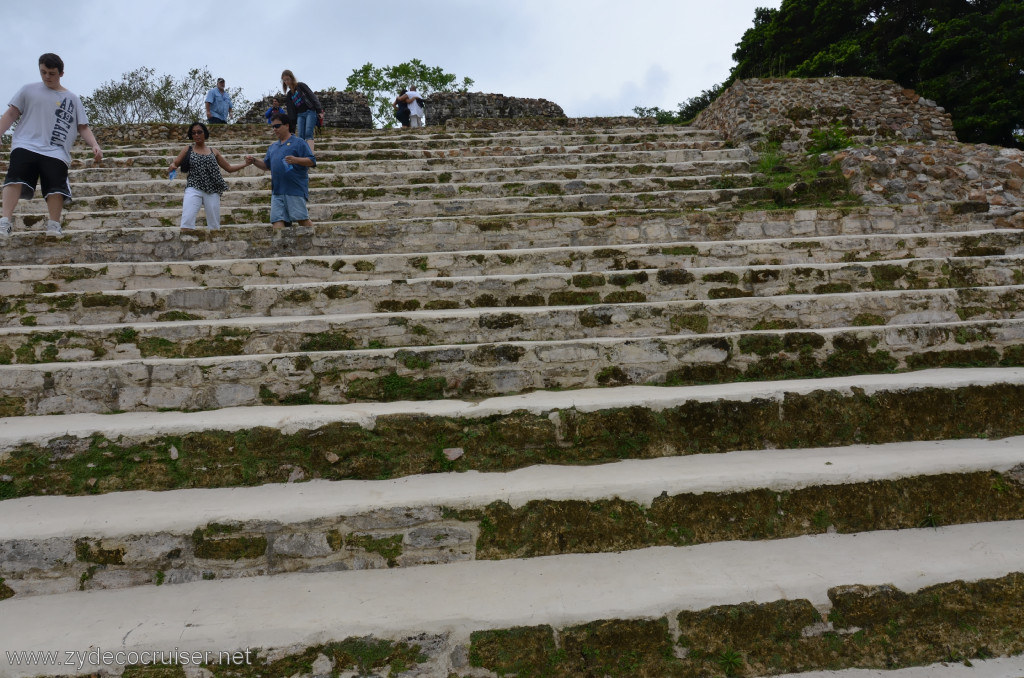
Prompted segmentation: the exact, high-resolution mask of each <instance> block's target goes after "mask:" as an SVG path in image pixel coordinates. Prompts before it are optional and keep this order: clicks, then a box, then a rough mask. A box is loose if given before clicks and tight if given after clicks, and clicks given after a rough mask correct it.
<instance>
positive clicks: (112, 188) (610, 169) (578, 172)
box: [72, 160, 750, 204]
mask: <svg viewBox="0 0 1024 678" xmlns="http://www.w3.org/2000/svg"><path fill="white" fill-rule="evenodd" d="M749 166H750V164H749V163H748V162H747V161H743V160H716V161H697V162H688V163H661V164H658V165H646V166H643V167H642V168H641V169H640V170H638V169H637V167H638V166H637V165H635V164H621V163H619V164H612V163H607V164H603V165H561V166H559V165H553V164H552V165H535V166H530V167H526V168H514V169H513V168H508V169H505V168H495V167H486V168H481V169H454V170H452V171H448V172H441V171H439V170H437V169H429V170H396V171H391V172H355V171H350V170H348V169H347V168H345V167H344V166H342V165H340V164H338V163H333V164H327V163H321V164H319V165H317V169H316V170H315V171H314V172H313V173H312V174H311V175H310V186H311V187H313V188H324V187H334V188H342V187H368V188H380V187H385V186H393V187H395V189H396V190H398V189H401V190H412V189H417V190H419V189H422V188H423V187H425V186H430V187H431V188H432V189H433V190H441V189H440V188H438V187H439V186H440V187H443V185H444V184H451V185H452V186H453V187H454V188H455V189H456V192H458V189H459V188H460V187H461V186H462V185H463V184H465V185H467V186H468V187H469V188H471V189H474V190H475V189H476V188H477V187H479V186H483V185H487V184H499V185H501V184H506V183H510V182H516V183H521V182H552V181H557V182H560V184H559V185H564V184H565V183H567V182H571V181H577V180H580V181H592V180H618V183H617V184H616V185H620V186H622V187H623V188H628V187H629V186H630V182H636V183H635V185H636V186H642V185H643V181H641V180H644V181H646V182H647V183H648V184H651V185H657V186H661V187H669V186H670V182H673V181H675V182H678V181H681V180H682V178H689V177H708V176H718V177H724V176H725V177H729V178H732V177H734V176H738V175H745V174H746V173H747V172H749ZM225 174H226V176H225V181H226V182H227V184H228V187H229V192H235V191H246V190H249V191H251V190H270V175H269V174H268V173H266V172H262V171H259V170H253V169H248V170H244V171H240V172H239V173H236V174H227V173H225ZM721 180H722V181H724V180H725V179H724V178H723V179H721ZM736 180H737V181H738V180H739V179H738V178H737V179H736ZM72 182H74V195H75V199H76V200H80V199H81V198H85V197H91V196H99V197H117V198H118V199H119V200H121V202H122V203H123V204H127V202H125V201H126V200H128V199H129V198H130V197H132V196H144V195H151V194H166V193H172V192H174V191H175V190H179V189H181V190H183V189H182V185H183V184H184V182H185V178H184V176H181V177H178V178H176V179H175V180H173V181H169V180H168V178H167V171H166V169H160V168H155V167H153V168H149V169H145V168H132V169H91V170H81V171H80V176H79V177H78V178H77V181H76V179H74V178H73V179H72ZM529 185H530V184H528V183H527V184H524V186H529ZM574 190H575V189H574ZM122 197H123V199H122Z"/></svg>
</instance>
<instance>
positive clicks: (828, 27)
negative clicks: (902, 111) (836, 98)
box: [728, 0, 1024, 146]
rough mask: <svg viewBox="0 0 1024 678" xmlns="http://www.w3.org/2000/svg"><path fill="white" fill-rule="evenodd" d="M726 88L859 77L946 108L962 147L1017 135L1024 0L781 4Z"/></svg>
mask: <svg viewBox="0 0 1024 678" xmlns="http://www.w3.org/2000/svg"><path fill="white" fill-rule="evenodd" d="M733 60H735V61H736V66H735V67H734V68H733V70H732V72H731V74H730V77H729V81H728V82H730V83H731V82H733V81H735V80H737V79H742V78H758V77H820V76H832V75H838V76H865V77H870V78H878V79H883V80H893V81H895V82H897V83H899V84H900V85H902V86H904V87H908V88H911V89H914V90H915V91H917V93H918V94H920V95H921V96H924V97H926V98H928V99H933V100H935V101H936V102H938V103H939V105H941V106H943V107H944V108H945V109H946V110H947V111H949V113H950V115H951V116H952V118H953V125H954V127H955V129H956V132H957V136H958V137H959V138H960V140H961V141H968V142H975V143H990V144H998V145H1002V146H1012V145H1014V144H1015V143H1017V144H1019V141H1018V140H1017V139H1015V133H1016V134H1020V132H1021V130H1022V128H1024V0H931V1H930V2H924V1H923V0H783V2H782V4H781V6H780V7H779V9H764V8H759V9H758V10H757V11H756V12H755V15H754V26H753V27H752V28H750V29H748V30H747V32H746V33H744V34H743V38H742V39H741V40H740V42H739V43H738V45H737V50H736V52H735V53H734V54H733Z"/></svg>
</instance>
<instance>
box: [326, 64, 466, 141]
mask: <svg viewBox="0 0 1024 678" xmlns="http://www.w3.org/2000/svg"><path fill="white" fill-rule="evenodd" d="M346 82H347V84H346V89H348V90H354V91H356V92H360V93H361V94H363V95H364V96H365V97H366V100H367V101H369V102H370V112H371V113H372V114H373V124H374V125H375V126H376V127H392V126H394V125H395V124H396V123H397V122H398V121H397V120H396V119H395V109H394V107H393V105H392V102H394V100H395V97H397V96H398V90H399V89H400V88H408V87H409V85H415V86H416V91H417V92H419V93H420V96H421V97H423V98H424V99H426V98H427V97H429V96H430V94H432V93H434V92H465V91H467V90H468V89H469V88H470V87H472V86H473V80H472V78H462V80H461V82H460V81H459V78H458V76H457V75H455V74H453V73H446V72H445V70H444V69H443V68H441V67H440V66H427V65H426V64H424V63H423V62H422V61H420V60H419V59H413V60H412V61H407V62H405V63H401V64H398V65H397V66H382V67H377V66H374V65H373V64H371V63H367V64H364V65H363V66H362V67H361V68H356V69H354V70H353V71H352V75H350V76H348V80H347V81H346ZM426 108H427V118H428V119H429V118H430V107H429V104H428V105H427V106H426Z"/></svg>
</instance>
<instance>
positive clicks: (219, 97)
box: [206, 78, 231, 125]
mask: <svg viewBox="0 0 1024 678" xmlns="http://www.w3.org/2000/svg"><path fill="white" fill-rule="evenodd" d="M229 115H231V97H230V96H228V93H227V92H225V91H224V78H217V86H216V87H214V88H213V89H211V90H210V91H209V92H207V93H206V122H208V123H209V124H211V125H214V124H219V125H226V124H228V116H229Z"/></svg>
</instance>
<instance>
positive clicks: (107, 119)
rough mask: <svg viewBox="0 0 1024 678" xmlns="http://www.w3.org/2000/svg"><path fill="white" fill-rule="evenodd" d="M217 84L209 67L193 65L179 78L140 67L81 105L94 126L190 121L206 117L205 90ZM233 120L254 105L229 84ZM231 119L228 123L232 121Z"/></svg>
mask: <svg viewBox="0 0 1024 678" xmlns="http://www.w3.org/2000/svg"><path fill="white" fill-rule="evenodd" d="M216 86H217V78H215V77H214V76H213V75H212V74H211V73H210V71H209V70H207V69H206V68H205V67H204V68H193V69H191V70H189V72H188V73H187V74H186V75H185V77H183V78H181V79H180V80H178V79H175V78H174V77H173V76H170V75H166V74H163V75H158V74H157V72H156V71H155V70H154V69H152V68H149V67H147V66H141V67H139V68H136V69H135V70H133V71H128V72H126V73H123V74H122V75H121V79H120V80H111V81H109V82H105V83H103V84H102V85H100V86H99V87H97V88H96V90H95V91H93V93H92V94H90V95H89V96H87V97H83V98H82V105H83V106H85V110H86V112H87V113H88V114H89V120H90V122H92V124H94V125H123V124H131V123H143V122H170V123H188V122H191V121H193V120H203V119H205V118H206V108H205V106H204V103H203V102H204V101H205V100H206V93H207V92H208V91H209V90H210V89H211V88H213V87H216ZM226 91H227V93H228V94H229V95H230V96H231V105H232V113H231V120H230V121H234V120H236V119H238V118H239V117H241V116H243V115H245V113H246V112H247V111H248V110H249V108H251V107H252V102H250V101H248V100H247V99H246V98H245V97H244V96H243V95H242V89H241V88H239V87H228V88H227V89H226ZM230 121H229V122H230Z"/></svg>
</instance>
